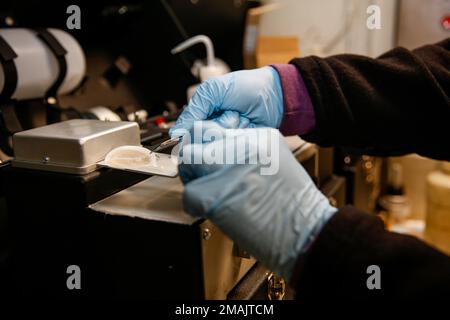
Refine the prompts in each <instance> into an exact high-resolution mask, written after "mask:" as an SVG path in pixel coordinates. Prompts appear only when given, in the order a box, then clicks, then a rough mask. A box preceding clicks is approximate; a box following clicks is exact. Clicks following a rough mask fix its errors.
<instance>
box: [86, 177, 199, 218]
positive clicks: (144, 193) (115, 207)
mask: <svg viewBox="0 0 450 320" xmlns="http://www.w3.org/2000/svg"><path fill="white" fill-rule="evenodd" d="M182 194H183V184H182V183H181V181H180V179H178V178H165V177H156V176H155V177H151V178H148V179H146V180H144V181H142V182H140V183H138V184H136V185H134V186H132V187H130V188H128V189H125V190H122V191H121V192H119V193H116V194H114V195H112V196H110V197H108V198H105V199H103V200H101V201H98V202H97V203H94V204H92V205H90V206H89V208H90V209H92V210H94V211H97V212H101V213H106V214H111V215H122V216H128V217H133V218H135V217H137V218H142V219H146V220H157V221H164V222H170V223H178V224H187V225H192V224H193V223H195V222H196V221H198V220H199V218H194V217H192V216H190V215H188V214H187V213H185V212H184V210H183V204H182V201H181V199H182Z"/></svg>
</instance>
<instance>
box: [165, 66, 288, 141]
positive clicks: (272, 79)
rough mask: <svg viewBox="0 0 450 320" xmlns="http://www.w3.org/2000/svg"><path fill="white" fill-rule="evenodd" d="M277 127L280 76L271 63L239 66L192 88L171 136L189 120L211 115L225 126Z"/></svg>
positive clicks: (187, 125) (280, 113)
mask: <svg viewBox="0 0 450 320" xmlns="http://www.w3.org/2000/svg"><path fill="white" fill-rule="evenodd" d="M227 111H235V113H236V114H237V115H238V117H234V114H233V115H232V116H231V118H232V119H231V123H232V127H231V128H246V127H251V128H252V127H271V128H278V127H279V126H280V124H281V120H282V118H283V92H282V89H281V82H280V77H279V75H278V73H277V71H276V70H275V69H274V68H272V67H263V68H260V69H254V70H242V71H236V72H232V73H228V74H226V75H223V76H220V77H215V78H211V79H209V80H207V81H205V82H203V83H202V84H201V85H200V86H199V87H198V88H197V91H196V92H195V94H194V96H193V97H192V99H191V101H190V102H189V104H188V106H187V107H186V109H185V110H184V111H183V112H182V113H181V115H180V117H179V118H178V120H177V122H176V124H175V126H174V127H173V128H172V129H171V130H170V135H171V136H172V137H174V136H177V135H182V133H178V134H177V133H176V132H177V131H178V132H180V130H179V129H185V130H190V129H191V127H192V125H193V122H194V121H198V120H206V119H214V121H216V122H217V123H219V124H220V125H221V126H223V127H225V128H230V113H229V112H227Z"/></svg>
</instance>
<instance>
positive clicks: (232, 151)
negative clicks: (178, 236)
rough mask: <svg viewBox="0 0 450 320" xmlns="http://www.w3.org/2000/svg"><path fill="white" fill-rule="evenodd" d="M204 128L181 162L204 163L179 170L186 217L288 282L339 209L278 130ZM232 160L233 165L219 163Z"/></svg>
mask: <svg viewBox="0 0 450 320" xmlns="http://www.w3.org/2000/svg"><path fill="white" fill-rule="evenodd" d="M202 124H203V130H200V131H198V130H197V131H198V132H202V137H200V139H198V138H199V137H198V136H197V137H196V138H197V139H198V141H197V143H193V144H186V142H184V146H183V147H182V154H181V157H182V159H183V161H184V162H186V161H189V162H191V163H192V161H193V160H194V158H195V157H197V158H196V159H197V162H198V161H199V160H201V161H202V164H188V163H181V164H180V165H179V171H180V177H181V179H182V181H183V182H184V183H185V190H184V194H183V204H184V208H185V210H186V211H187V212H188V213H190V214H191V215H195V216H202V217H205V218H209V219H211V220H212V221H213V222H214V223H215V224H216V225H217V226H219V227H220V228H221V229H222V230H223V231H224V232H225V233H226V234H227V235H228V236H229V237H230V238H231V239H233V240H234V241H235V242H236V243H237V244H239V245H240V246H241V247H242V248H243V249H245V250H247V251H248V252H249V253H250V254H252V255H253V256H255V257H256V258H257V259H258V260H260V261H261V262H262V263H263V264H264V265H265V266H267V267H268V268H269V269H271V270H272V271H275V272H276V273H278V274H279V275H282V276H284V277H285V278H286V279H288V280H289V278H290V276H291V275H292V271H293V268H294V265H295V263H296V261H297V259H298V256H299V254H301V253H302V252H304V251H305V250H306V248H307V247H308V244H310V243H311V241H312V240H313V239H314V238H315V237H316V236H317V235H318V233H319V232H320V230H321V229H322V227H323V226H324V224H325V223H326V222H327V221H328V219H329V218H330V217H331V216H332V215H333V214H334V213H335V212H336V211H337V210H336V209H335V208H334V207H332V206H331V205H330V204H329V201H328V199H327V198H326V197H325V196H324V195H323V194H322V193H321V192H320V191H319V190H318V189H317V188H316V186H315V185H314V183H313V181H312V180H311V178H310V177H309V176H308V174H307V173H306V171H305V170H304V169H303V167H302V166H301V165H300V164H299V163H298V162H297V160H296V159H295V158H294V156H293V155H292V153H291V151H290V150H289V148H288V146H287V145H286V143H285V141H284V138H283V136H282V135H281V134H280V133H279V132H278V130H274V129H269V128H258V129H223V128H220V127H219V126H218V125H216V124H214V123H212V122H211V121H205V122H202ZM194 131H195V130H194ZM192 132H193V131H191V133H192ZM212 137H213V138H212ZM211 140H214V141H212V142H208V141H211ZM255 156H256V157H255ZM227 157H229V158H227ZM232 158H233V163H234V164H233V163H228V164H221V163H217V162H218V160H220V159H222V160H226V159H228V160H230V159H232ZM214 160H215V162H216V163H214ZM268 160H270V161H268ZM206 163H209V164H206ZM236 163H241V164H236ZM242 163H246V164H242ZM264 168H265V169H266V170H264Z"/></svg>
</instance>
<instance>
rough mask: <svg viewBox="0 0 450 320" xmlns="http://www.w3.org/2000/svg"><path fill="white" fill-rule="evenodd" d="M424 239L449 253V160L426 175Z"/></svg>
mask: <svg viewBox="0 0 450 320" xmlns="http://www.w3.org/2000/svg"><path fill="white" fill-rule="evenodd" d="M425 239H426V240H427V241H429V242H430V243H432V244H433V245H435V246H436V247H437V248H439V249H441V250H442V251H444V252H446V253H447V254H450V162H445V163H443V164H442V166H441V170H440V171H434V172H431V173H430V174H429V175H428V177H427V217H426V228H425Z"/></svg>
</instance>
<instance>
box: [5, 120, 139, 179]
mask: <svg viewBox="0 0 450 320" xmlns="http://www.w3.org/2000/svg"><path fill="white" fill-rule="evenodd" d="M13 144H14V156H15V158H14V159H13V161H12V165H13V166H14V167H20V168H29V169H38V170H47V171H56V172H65V173H73V174H86V173H89V172H92V171H94V170H95V169H96V168H97V162H99V161H101V160H103V159H104V157H105V155H106V154H107V153H108V152H109V151H111V150H112V149H114V148H116V147H120V146H124V145H134V146H140V145H141V143H140V133H139V126H138V125H137V123H135V122H106V121H100V120H82V119H75V120H69V121H64V122H59V123H55V124H51V125H48V126H44V127H40V128H35V129H31V130H26V131H22V132H19V133H16V134H15V135H14V136H13Z"/></svg>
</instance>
